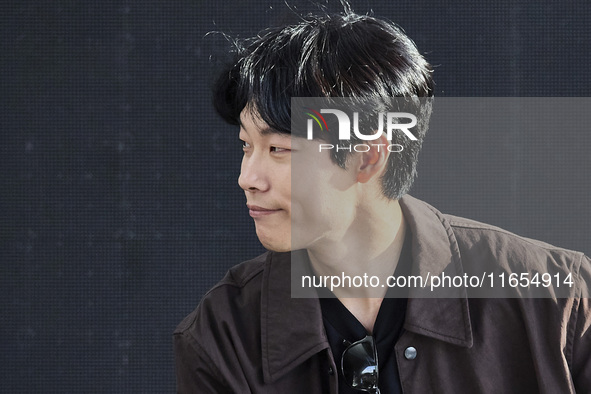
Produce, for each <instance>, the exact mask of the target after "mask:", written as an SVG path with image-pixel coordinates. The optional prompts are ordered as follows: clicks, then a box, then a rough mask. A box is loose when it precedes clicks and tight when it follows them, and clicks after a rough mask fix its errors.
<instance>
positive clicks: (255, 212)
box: [246, 204, 281, 218]
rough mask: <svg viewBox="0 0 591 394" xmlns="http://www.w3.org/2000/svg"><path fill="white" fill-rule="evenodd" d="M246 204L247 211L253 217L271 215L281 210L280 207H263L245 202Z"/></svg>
mask: <svg viewBox="0 0 591 394" xmlns="http://www.w3.org/2000/svg"><path fill="white" fill-rule="evenodd" d="M246 206H247V207H248V213H249V214H250V216H251V217H253V218H259V217H263V216H268V215H272V214H274V213H277V212H279V211H281V209H269V208H263V207H259V206H258V205H250V204H246Z"/></svg>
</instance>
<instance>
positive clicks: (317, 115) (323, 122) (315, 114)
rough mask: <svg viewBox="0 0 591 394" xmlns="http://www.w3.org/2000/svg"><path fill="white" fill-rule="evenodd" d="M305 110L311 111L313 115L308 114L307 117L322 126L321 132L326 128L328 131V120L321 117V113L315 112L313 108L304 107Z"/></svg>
mask: <svg viewBox="0 0 591 394" xmlns="http://www.w3.org/2000/svg"><path fill="white" fill-rule="evenodd" d="M303 108H304V109H305V110H308V111H311V112H313V113H310V112H306V115H309V116H310V117H311V118H312V119H314V120H315V121H316V123H318V126H320V130H324V127H326V131H328V125H327V124H326V120H324V117H323V116H322V115H320V112H318V111H315V110H313V109H312V108H308V107H303ZM318 118H320V119H318ZM320 120H322V123H320ZM322 124H324V127H322Z"/></svg>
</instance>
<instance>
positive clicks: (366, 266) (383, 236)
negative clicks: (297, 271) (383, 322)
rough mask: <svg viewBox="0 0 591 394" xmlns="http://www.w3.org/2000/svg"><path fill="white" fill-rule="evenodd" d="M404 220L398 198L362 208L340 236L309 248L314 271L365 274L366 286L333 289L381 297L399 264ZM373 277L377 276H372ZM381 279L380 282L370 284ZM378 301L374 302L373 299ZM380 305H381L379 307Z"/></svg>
mask: <svg viewBox="0 0 591 394" xmlns="http://www.w3.org/2000/svg"><path fill="white" fill-rule="evenodd" d="M405 229H406V225H405V221H404V216H403V215H402V210H401V208H400V205H399V203H398V201H397V200H394V201H392V200H389V201H379V202H378V203H375V204H373V205H372V207H371V209H361V208H360V209H359V210H358V211H357V214H356V216H355V220H353V221H352V223H351V225H350V226H349V228H347V229H346V231H344V232H343V233H342V236H341V237H340V238H339V239H333V240H323V241H322V242H321V243H318V244H315V245H313V246H312V247H310V248H308V255H309V257H310V262H311V265H312V268H313V269H314V271H315V273H316V274H317V275H319V276H322V277H324V276H329V277H332V276H335V277H339V278H342V277H343V275H345V276H348V277H351V278H352V279H353V278H354V277H359V278H362V279H364V278H366V279H364V282H363V286H361V287H359V286H356V285H354V286H353V287H339V288H334V289H333V292H334V294H335V295H336V296H337V297H338V298H339V299H345V298H378V299H382V298H383V297H384V295H385V294H386V290H387V286H384V287H382V286H381V284H385V283H386V279H387V277H388V276H390V275H393V274H394V271H395V270H396V266H397V265H398V259H399V257H400V252H401V251H402V245H403V244H404V236H405ZM372 277H376V278H375V279H372ZM370 279H372V280H373V282H372V283H376V281H377V280H379V283H380V285H379V286H377V287H372V286H370V285H368V286H365V284H366V282H367V284H370ZM373 304H375V302H373ZM378 309H379V307H378Z"/></svg>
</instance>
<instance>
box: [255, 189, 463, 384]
mask: <svg viewBox="0 0 591 394" xmlns="http://www.w3.org/2000/svg"><path fill="white" fill-rule="evenodd" d="M400 206H401V207H402V211H403V213H404V216H405V219H406V220H407V222H408V224H409V226H410V229H411V234H412V257H413V275H420V276H422V277H426V276H427V275H431V276H433V275H438V274H440V273H441V272H443V271H444V270H445V272H446V274H448V275H462V274H463V268H462V263H461V258H460V253H459V249H458V246H457V242H456V239H455V236H454V234H453V231H452V229H451V227H450V225H449V223H448V221H447V220H446V219H445V217H444V216H443V215H442V214H441V213H440V212H439V211H437V210H436V209H435V208H433V207H431V206H430V205H428V204H426V203H424V202H422V201H420V200H417V199H415V198H413V197H411V196H408V195H407V196H404V197H403V198H402V199H400ZM290 257H291V254H290V253H275V252H273V253H269V254H268V256H267V261H266V262H265V264H266V267H265V270H264V275H263V285H262V300H261V346H262V352H263V377H264V379H265V382H272V381H275V380H277V379H279V378H280V377H281V376H283V375H284V374H285V373H287V372H289V371H290V370H292V369H293V368H295V367H296V366H297V365H299V364H301V363H302V362H303V361H305V360H307V359H308V358H310V357H311V356H313V355H314V354H316V353H318V352H320V351H321V350H323V349H328V348H329V343H328V340H327V338H326V334H325V331H324V324H323V321H322V311H321V309H320V303H319V302H318V299H317V298H291V280H290V279H291V258H290ZM453 291H454V293H453V294H450V293H444V294H443V295H446V296H449V297H448V298H439V296H440V295H441V294H434V293H431V292H429V290H425V291H421V290H413V291H412V292H411V298H409V300H408V304H407V311H406V318H405V324H404V328H405V329H406V330H407V331H412V332H415V333H417V334H421V335H424V336H428V337H431V338H434V339H438V340H441V341H445V342H448V343H451V344H454V345H459V346H464V347H471V346H472V343H473V341H472V329H471V324H470V315H469V308H468V300H467V297H466V292H465V290H463V289H460V290H458V289H453Z"/></svg>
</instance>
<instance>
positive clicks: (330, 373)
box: [328, 367, 334, 375]
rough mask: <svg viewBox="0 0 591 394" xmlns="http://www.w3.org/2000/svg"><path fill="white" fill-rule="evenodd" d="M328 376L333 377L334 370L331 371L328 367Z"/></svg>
mask: <svg viewBox="0 0 591 394" xmlns="http://www.w3.org/2000/svg"><path fill="white" fill-rule="evenodd" d="M328 374H329V375H334V370H333V369H332V367H328Z"/></svg>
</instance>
